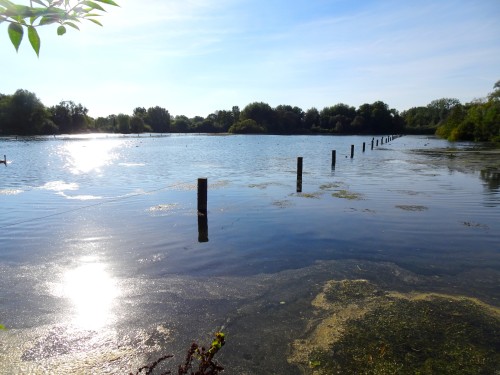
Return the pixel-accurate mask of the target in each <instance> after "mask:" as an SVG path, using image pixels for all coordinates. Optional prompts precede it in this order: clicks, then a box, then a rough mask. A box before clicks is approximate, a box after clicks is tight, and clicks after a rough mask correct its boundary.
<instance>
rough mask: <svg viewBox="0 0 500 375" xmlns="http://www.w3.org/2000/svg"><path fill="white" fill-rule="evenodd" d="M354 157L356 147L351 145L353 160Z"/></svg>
mask: <svg viewBox="0 0 500 375" xmlns="http://www.w3.org/2000/svg"><path fill="white" fill-rule="evenodd" d="M353 157H354V145H351V159H352V158H353Z"/></svg>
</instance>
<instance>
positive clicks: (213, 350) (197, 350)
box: [130, 332, 225, 375]
mask: <svg viewBox="0 0 500 375" xmlns="http://www.w3.org/2000/svg"><path fill="white" fill-rule="evenodd" d="M224 344H225V341H224V333H222V332H217V333H216V334H215V339H214V340H213V341H212V344H211V345H210V349H208V350H206V349H205V348H204V347H200V346H199V345H198V344H197V343H195V342H193V343H192V344H191V347H190V348H189V350H188V352H187V354H186V359H185V361H184V364H182V365H179V368H178V372H177V374H178V375H217V374H219V373H220V372H222V371H223V370H224V367H222V366H221V365H219V364H218V363H217V361H214V356H215V355H216V354H217V352H218V351H219V350H220V349H221V348H222V347H223V346H224ZM172 357H173V356H172V355H165V356H163V357H161V358H158V359H157V360H156V361H154V362H153V363H151V364H149V365H146V366H143V367H141V368H140V369H139V370H138V371H137V372H136V373H135V374H132V373H131V374H130V375H140V374H144V375H150V374H152V373H153V371H154V369H155V368H156V366H158V365H159V364H160V363H161V362H163V361H165V360H167V359H169V358H172ZM196 364H197V365H198V369H197V370H196ZM169 374H172V372H171V371H166V372H163V373H162V374H161V375H169Z"/></svg>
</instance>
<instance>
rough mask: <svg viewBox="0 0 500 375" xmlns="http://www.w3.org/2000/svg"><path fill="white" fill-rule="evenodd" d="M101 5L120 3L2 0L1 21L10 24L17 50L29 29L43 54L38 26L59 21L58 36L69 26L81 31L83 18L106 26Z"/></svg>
mask: <svg viewBox="0 0 500 375" xmlns="http://www.w3.org/2000/svg"><path fill="white" fill-rule="evenodd" d="M101 4H106V5H112V6H119V5H118V4H117V3H116V2H114V1H113V0H94V1H88V0H78V1H74V0H30V5H29V6H26V5H19V4H15V3H13V2H12V1H10V0H0V23H2V22H7V23H9V26H8V28H7V32H8V34H9V38H10V41H11V42H12V45H13V46H14V48H15V49H16V51H18V50H19V46H20V45H21V42H22V40H23V37H24V32H25V29H26V30H27V32H28V40H29V42H30V44H31V47H33V50H34V51H35V52H36V54H37V56H39V55H40V36H39V35H38V31H37V28H38V27H41V26H46V25H51V24H59V26H58V27H57V35H64V34H65V33H66V30H67V29H66V27H68V26H69V27H72V28H74V29H76V30H80V28H79V27H78V24H79V23H81V22H82V21H83V20H86V21H90V22H93V23H95V24H97V25H99V26H102V24H101V23H100V22H99V21H98V20H97V19H96V17H100V16H101V15H102V14H101V13H102V12H106V10H105V9H104V8H103V6H102V5H101ZM100 12H101V13H100Z"/></svg>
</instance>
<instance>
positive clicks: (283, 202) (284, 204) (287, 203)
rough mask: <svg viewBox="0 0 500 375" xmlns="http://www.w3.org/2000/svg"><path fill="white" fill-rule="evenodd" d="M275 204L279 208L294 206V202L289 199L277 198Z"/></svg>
mask: <svg viewBox="0 0 500 375" xmlns="http://www.w3.org/2000/svg"><path fill="white" fill-rule="evenodd" d="M273 206H276V207H279V208H287V207H290V206H292V202H290V201H289V200H277V201H274V202H273Z"/></svg>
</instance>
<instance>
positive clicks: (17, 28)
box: [8, 23, 24, 51]
mask: <svg viewBox="0 0 500 375" xmlns="http://www.w3.org/2000/svg"><path fill="white" fill-rule="evenodd" d="M8 33H9V38H10V41H11V42H12V44H13V45H14V48H15V49H16V51H19V46H20V45H21V42H22V40H23V34H24V30H23V27H22V26H21V25H19V24H18V23H11V24H10V25H9V28H8Z"/></svg>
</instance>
